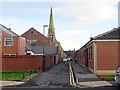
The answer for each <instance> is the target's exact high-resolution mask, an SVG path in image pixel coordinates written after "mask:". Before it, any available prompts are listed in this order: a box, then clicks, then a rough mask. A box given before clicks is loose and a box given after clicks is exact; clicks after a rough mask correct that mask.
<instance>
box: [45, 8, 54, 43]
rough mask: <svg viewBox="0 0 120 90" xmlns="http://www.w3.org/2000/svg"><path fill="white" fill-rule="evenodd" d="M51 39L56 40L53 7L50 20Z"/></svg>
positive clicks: (49, 34) (49, 31) (49, 35)
mask: <svg viewBox="0 0 120 90" xmlns="http://www.w3.org/2000/svg"><path fill="white" fill-rule="evenodd" d="M47 37H48V38H49V39H50V40H51V41H55V39H56V38H55V28H54V22H53V12H52V7H51V10H50V20H49V28H48V36H47Z"/></svg>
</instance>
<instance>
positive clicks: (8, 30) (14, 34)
mask: <svg viewBox="0 0 120 90" xmlns="http://www.w3.org/2000/svg"><path fill="white" fill-rule="evenodd" d="M0 30H2V31H5V32H6V33H8V34H12V36H19V35H18V34H16V33H15V32H13V31H11V29H10V28H7V27H5V26H4V25H2V24H0Z"/></svg>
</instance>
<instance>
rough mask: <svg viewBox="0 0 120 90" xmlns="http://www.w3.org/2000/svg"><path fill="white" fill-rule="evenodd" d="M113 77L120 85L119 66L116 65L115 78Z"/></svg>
mask: <svg viewBox="0 0 120 90" xmlns="http://www.w3.org/2000/svg"><path fill="white" fill-rule="evenodd" d="M114 79H115V82H116V83H117V84H119V85H120V66H119V67H118V69H117V70H116V72H115V78H114Z"/></svg>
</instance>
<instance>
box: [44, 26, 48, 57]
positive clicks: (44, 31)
mask: <svg viewBox="0 0 120 90" xmlns="http://www.w3.org/2000/svg"><path fill="white" fill-rule="evenodd" d="M45 27H48V25H43V35H44V36H45ZM43 42H45V40H44V38H43ZM43 55H44V44H43Z"/></svg>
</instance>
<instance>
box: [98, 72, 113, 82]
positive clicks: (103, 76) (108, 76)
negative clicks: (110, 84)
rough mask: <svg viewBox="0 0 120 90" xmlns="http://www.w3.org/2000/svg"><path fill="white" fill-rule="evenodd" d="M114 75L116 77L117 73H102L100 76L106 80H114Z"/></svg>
mask: <svg viewBox="0 0 120 90" xmlns="http://www.w3.org/2000/svg"><path fill="white" fill-rule="evenodd" d="M114 77H115V74H108V75H100V78H101V79H102V80H106V81H113V80H114Z"/></svg>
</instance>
